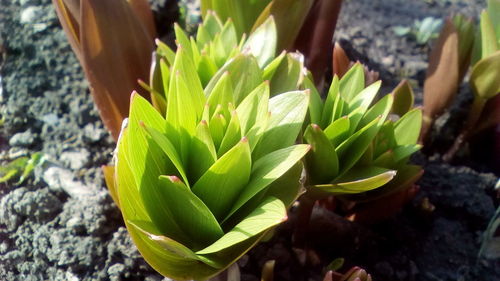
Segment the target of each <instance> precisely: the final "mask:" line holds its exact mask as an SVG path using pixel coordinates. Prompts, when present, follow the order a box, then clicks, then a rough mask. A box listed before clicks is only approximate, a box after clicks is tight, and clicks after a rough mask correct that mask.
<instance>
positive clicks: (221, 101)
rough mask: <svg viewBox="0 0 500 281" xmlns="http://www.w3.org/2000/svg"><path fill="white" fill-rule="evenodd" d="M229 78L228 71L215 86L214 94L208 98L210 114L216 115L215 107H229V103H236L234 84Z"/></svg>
mask: <svg viewBox="0 0 500 281" xmlns="http://www.w3.org/2000/svg"><path fill="white" fill-rule="evenodd" d="M229 76H230V74H229V72H227V71H226V72H225V73H224V74H223V75H222V77H221V78H220V79H219V80H218V81H217V83H216V84H215V86H214V89H213V90H212V93H210V95H209V96H208V100H207V103H208V105H209V106H210V114H213V113H214V111H215V107H216V106H218V105H221V106H222V107H227V105H228V104H229V103H234V100H233V85H232V84H233V82H232V81H231V78H230V77H229Z"/></svg>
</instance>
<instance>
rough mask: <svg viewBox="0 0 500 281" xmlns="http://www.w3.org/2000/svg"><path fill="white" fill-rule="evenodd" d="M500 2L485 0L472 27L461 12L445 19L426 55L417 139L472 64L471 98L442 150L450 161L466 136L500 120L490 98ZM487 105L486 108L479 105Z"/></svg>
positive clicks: (499, 66)
mask: <svg viewBox="0 0 500 281" xmlns="http://www.w3.org/2000/svg"><path fill="white" fill-rule="evenodd" d="M499 11H500V1H498V0H489V1H488V8H487V10H485V11H483V12H482V13H481V16H480V24H479V26H478V27H475V26H474V24H473V23H472V21H471V20H468V19H465V18H464V17H463V16H461V15H456V16H454V17H452V18H450V19H447V20H446V22H445V24H444V27H443V29H442V31H441V34H440V36H439V38H438V40H437V43H436V45H435V47H434V48H433V50H432V52H431V54H430V57H429V68H428V69H427V77H426V80H425V83H424V124H423V129H422V135H421V137H420V138H421V141H425V140H426V139H427V135H428V132H429V130H430V129H431V127H432V124H433V122H434V119H435V118H437V117H438V116H439V115H441V114H442V113H443V111H444V110H445V109H446V108H447V107H448V106H449V105H450V103H451V102H452V101H453V99H454V97H455V95H456V92H457V90H458V86H459V85H460V83H461V81H462V80H463V78H464V76H465V75H466V73H467V71H468V69H469V65H471V67H470V86H471V88H472V92H473V94H474V101H473V104H472V106H471V109H470V111H469V116H468V118H467V120H466V121H465V124H464V127H463V130H462V132H461V133H460V135H459V136H458V137H457V138H456V141H455V143H454V144H453V146H452V147H451V148H450V150H449V151H448V152H447V153H446V154H445V156H444V158H445V159H446V160H449V159H451V158H452V157H453V155H454V154H455V152H456V151H457V150H458V149H459V147H460V145H461V143H462V142H463V141H464V140H465V139H466V138H468V137H469V136H470V135H472V134H474V133H477V132H479V131H481V130H483V129H485V128H488V127H491V126H492V125H494V124H497V123H498V122H499V119H498V116H499V115H498V114H497V113H496V110H495V109H493V110H491V108H494V106H486V104H487V103H494V102H495V101H493V100H494V99H493V98H494V97H495V96H497V95H498V93H500V80H499V79H498V77H499V76H500V25H499V24H498V16H497V15H498V12H499ZM485 107H486V109H487V110H486V111H484V112H483V109H484V108H485Z"/></svg>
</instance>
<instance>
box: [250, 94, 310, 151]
mask: <svg viewBox="0 0 500 281" xmlns="http://www.w3.org/2000/svg"><path fill="white" fill-rule="evenodd" d="M308 103H309V93H308V91H307V90H306V91H295V92H288V93H284V94H281V95H278V96H275V97H273V98H271V99H270V100H269V108H270V109H271V120H269V124H268V127H267V128H268V129H267V131H266V132H265V133H264V135H263V136H262V138H261V140H260V142H259V144H258V145H257V146H256V147H255V149H254V151H253V153H252V155H253V157H254V159H259V158H260V157H262V156H264V155H266V154H268V153H269V152H271V151H275V150H278V149H280V148H284V147H287V146H290V145H292V144H293V143H294V142H295V140H296V138H297V135H298V134H299V131H300V129H301V128H302V123H303V121H304V118H305V115H306V113H307V108H308Z"/></svg>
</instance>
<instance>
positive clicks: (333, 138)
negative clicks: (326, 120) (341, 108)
mask: <svg viewBox="0 0 500 281" xmlns="http://www.w3.org/2000/svg"><path fill="white" fill-rule="evenodd" d="M349 131H350V121H349V118H348V117H347V116H344V117H342V118H339V119H337V120H335V121H334V122H333V123H332V124H330V125H329V126H328V127H327V128H326V129H325V135H326V137H327V138H328V140H329V141H330V142H331V144H332V145H333V147H337V146H338V145H339V144H341V143H342V142H343V141H344V140H346V139H347V137H348V136H349Z"/></svg>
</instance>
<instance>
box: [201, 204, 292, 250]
mask: <svg viewBox="0 0 500 281" xmlns="http://www.w3.org/2000/svg"><path fill="white" fill-rule="evenodd" d="M286 218H287V216H286V208H285V206H284V205H283V202H281V201H280V200H279V199H277V198H274V197H269V198H267V199H266V200H264V201H263V202H262V204H261V205H260V206H259V207H258V208H256V209H255V210H254V211H253V212H252V213H251V214H250V215H248V217H246V218H245V219H244V220H242V221H241V222H240V223H238V224H237V225H236V226H235V227H234V228H233V229H232V230H231V231H229V232H228V233H226V234H225V235H224V236H222V237H221V238H220V239H219V240H217V241H216V242H215V243H213V244H212V245H210V246H208V247H206V248H205V249H203V250H200V251H198V252H196V254H198V255H207V254H211V253H217V252H220V251H222V250H224V249H226V248H229V247H231V246H233V245H236V244H238V243H241V242H243V241H245V240H247V239H250V238H252V237H254V236H256V235H259V234H261V233H263V232H264V231H265V230H268V229H269V228H271V227H273V226H275V225H277V224H279V223H281V222H283V221H284V220H286Z"/></svg>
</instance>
